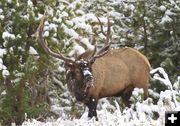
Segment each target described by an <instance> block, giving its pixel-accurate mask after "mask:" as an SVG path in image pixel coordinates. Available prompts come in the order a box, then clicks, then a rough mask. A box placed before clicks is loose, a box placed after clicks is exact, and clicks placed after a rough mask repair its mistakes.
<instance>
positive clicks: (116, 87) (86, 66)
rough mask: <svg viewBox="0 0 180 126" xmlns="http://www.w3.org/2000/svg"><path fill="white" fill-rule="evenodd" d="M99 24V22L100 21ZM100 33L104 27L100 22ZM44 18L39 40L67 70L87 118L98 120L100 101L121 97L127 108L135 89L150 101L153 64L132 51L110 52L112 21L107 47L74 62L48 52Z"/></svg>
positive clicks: (70, 88)
mask: <svg viewBox="0 0 180 126" xmlns="http://www.w3.org/2000/svg"><path fill="white" fill-rule="evenodd" d="M98 20H99V19H98ZM99 23H100V26H101V30H102V24H101V22H100V20H99ZM43 27H44V17H43V18H42V20H41V22H40V25H39V27H38V29H37V35H38V36H37V38H38V42H39V44H40V45H41V46H42V47H43V49H44V51H45V52H46V53H47V54H49V55H51V56H52V57H55V58H58V59H61V60H63V61H64V62H65V65H66V66H67V68H66V69H67V74H66V80H67V85H68V89H69V91H70V92H71V93H72V94H73V95H74V96H75V97H76V99H77V100H78V101H81V102H83V103H84V104H85V105H86V106H87V107H88V108H89V113H88V117H93V116H95V117H96V119H97V113H96V107H97V102H98V99H100V98H103V97H111V96H121V97H122V100H123V102H124V104H125V105H126V106H128V105H129V99H130V96H131V94H132V91H133V89H134V88H135V87H137V88H143V90H144V99H146V98H147V97H148V83H149V71H150V64H149V61H148V59H147V58H146V57H145V56H144V55H143V54H141V53H140V52H139V51H137V50H136V49H133V48H128V47H125V48H118V49H110V44H111V42H109V39H110V21H109V18H108V27H107V33H105V32H103V31H102V32H103V33H104V34H106V42H105V43H106V44H105V45H104V46H103V47H102V48H101V49H99V50H97V48H96V46H95V49H94V50H93V51H86V52H85V53H83V54H82V55H80V56H79V57H77V58H76V59H75V60H72V59H71V58H69V57H66V56H64V55H63V54H61V53H55V52H53V51H52V50H51V49H49V48H48V46H47V44H46V43H45V42H44V38H43V35H42V33H43Z"/></svg>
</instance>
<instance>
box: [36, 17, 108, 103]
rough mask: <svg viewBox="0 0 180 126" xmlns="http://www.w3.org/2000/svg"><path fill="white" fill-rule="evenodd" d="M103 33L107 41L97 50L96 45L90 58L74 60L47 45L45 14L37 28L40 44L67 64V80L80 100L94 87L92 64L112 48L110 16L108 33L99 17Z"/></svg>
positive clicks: (69, 86)
mask: <svg viewBox="0 0 180 126" xmlns="http://www.w3.org/2000/svg"><path fill="white" fill-rule="evenodd" d="M97 19H98V21H99V23H100V26H101V31H102V33H103V34H104V35H105V36H106V42H105V45H104V46H103V47H102V48H101V49H99V50H98V51H97V47H96V46H95V48H94V51H93V52H92V55H91V56H90V58H88V59H84V58H82V57H81V56H79V57H78V58H77V59H75V60H73V59H71V58H69V57H66V56H64V55H63V54H61V53H56V52H53V51H52V50H51V49H50V48H48V46H47V42H45V39H44V38H43V27H44V16H43V17H42V19H41V22H40V25H39V27H38V29H37V38H38V42H39V44H40V45H41V46H42V47H43V49H44V51H45V52H46V53H47V54H49V55H51V56H52V57H55V58H58V59H61V60H63V61H64V63H65V65H66V66H67V67H66V68H67V69H68V70H67V74H66V80H67V84H68V88H69V90H70V92H72V93H73V94H74V95H75V97H76V99H77V100H79V101H82V100H84V99H85V98H86V96H87V92H88V88H90V87H93V82H94V79H95V78H94V76H93V74H92V69H91V67H92V64H93V63H94V62H95V60H96V59H97V58H100V57H102V56H104V55H105V54H106V53H107V52H108V51H109V48H110V44H111V42H109V39H110V21H109V18H108V27H107V33H105V32H104V31H103V27H102V23H101V21H100V19H99V18H97Z"/></svg>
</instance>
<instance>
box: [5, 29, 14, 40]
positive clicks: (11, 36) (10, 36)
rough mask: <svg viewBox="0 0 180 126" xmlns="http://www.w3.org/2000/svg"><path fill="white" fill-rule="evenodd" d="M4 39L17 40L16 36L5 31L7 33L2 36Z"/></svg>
mask: <svg viewBox="0 0 180 126" xmlns="http://www.w3.org/2000/svg"><path fill="white" fill-rule="evenodd" d="M2 38H3V39H4V40H6V39H12V40H14V39H15V35H14V34H12V33H9V32H8V31H5V32H3V34H2Z"/></svg>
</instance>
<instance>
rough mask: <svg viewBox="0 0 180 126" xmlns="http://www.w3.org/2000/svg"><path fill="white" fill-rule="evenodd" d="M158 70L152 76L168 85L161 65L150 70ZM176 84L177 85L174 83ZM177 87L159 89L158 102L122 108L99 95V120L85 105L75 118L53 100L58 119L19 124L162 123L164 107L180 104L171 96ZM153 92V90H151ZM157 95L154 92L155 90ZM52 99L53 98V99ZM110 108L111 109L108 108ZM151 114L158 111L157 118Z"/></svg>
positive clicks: (139, 91) (135, 94)
mask: <svg viewBox="0 0 180 126" xmlns="http://www.w3.org/2000/svg"><path fill="white" fill-rule="evenodd" d="M157 72H159V74H162V76H161V77H160V76H157V75H154V76H153V78H154V79H157V80H159V81H161V82H162V83H164V85H165V86H167V85H171V86H169V87H172V83H171V82H170V81H169V78H168V75H167V73H166V72H165V70H164V69H163V68H161V67H159V68H156V69H153V70H151V74H155V73H157ZM179 81H180V77H178V80H177V82H175V83H176V85H178V84H177V83H179ZM176 88H178V87H176ZM178 90H179V88H178V89H177V90H174V89H171V88H170V89H168V90H165V91H161V92H160V94H159V95H158V97H159V99H158V101H157V103H154V101H153V99H152V98H150V97H149V98H148V99H146V100H142V99H140V98H138V99H136V100H137V102H135V103H133V104H132V105H131V107H130V108H127V107H126V108H124V109H121V107H120V106H119V104H118V102H117V101H116V100H114V105H113V104H112V103H110V102H109V101H108V100H107V99H106V98H102V99H100V100H99V102H98V108H97V116H98V121H96V120H95V118H91V119H90V118H88V108H86V109H85V111H84V113H83V114H82V116H81V117H80V118H79V119H78V118H71V119H70V118H69V116H68V114H66V113H65V112H64V109H65V108H63V107H60V106H58V105H56V104H54V105H52V107H51V109H52V111H54V112H56V114H57V115H59V118H58V119H53V118H51V119H47V121H46V122H41V121H37V120H35V119H27V120H26V121H24V122H23V124H22V126H41V125H43V126H70V125H71V126H119V125H122V126H124V125H126V126H132V125H147V126H152V125H154V126H155V125H165V118H164V117H165V112H166V111H174V110H176V111H179V110H180V104H177V103H176V102H175V101H174V100H173V99H174V98H173V93H174V94H175V95H174V96H176V95H177V94H179V91H178ZM150 92H151V93H152V92H153V91H152V90H150ZM142 93H143V90H142V89H138V88H135V89H134V91H133V95H132V97H134V98H137V97H139V96H141V94H142ZM155 96H156V94H155ZM54 103H55V102H54ZM110 108H111V109H110ZM154 114H156V115H157V117H156V118H153V117H154Z"/></svg>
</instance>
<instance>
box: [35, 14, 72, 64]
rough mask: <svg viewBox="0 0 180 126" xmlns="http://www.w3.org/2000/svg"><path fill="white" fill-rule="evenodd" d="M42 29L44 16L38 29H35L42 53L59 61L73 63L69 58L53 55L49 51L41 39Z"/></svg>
mask: <svg viewBox="0 0 180 126" xmlns="http://www.w3.org/2000/svg"><path fill="white" fill-rule="evenodd" d="M43 28H44V16H43V17H42V19H41V21H40V24H39V26H38V29H37V39H38V42H39V44H40V45H41V46H42V47H43V49H44V51H45V52H46V53H47V54H49V55H51V56H52V57H55V58H58V59H61V60H63V61H65V62H66V63H73V62H74V61H73V60H72V59H71V58H68V57H66V56H64V55H63V54H61V53H60V54H59V53H55V52H53V51H52V50H51V49H49V48H48V46H47V42H45V41H44V38H43Z"/></svg>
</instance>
